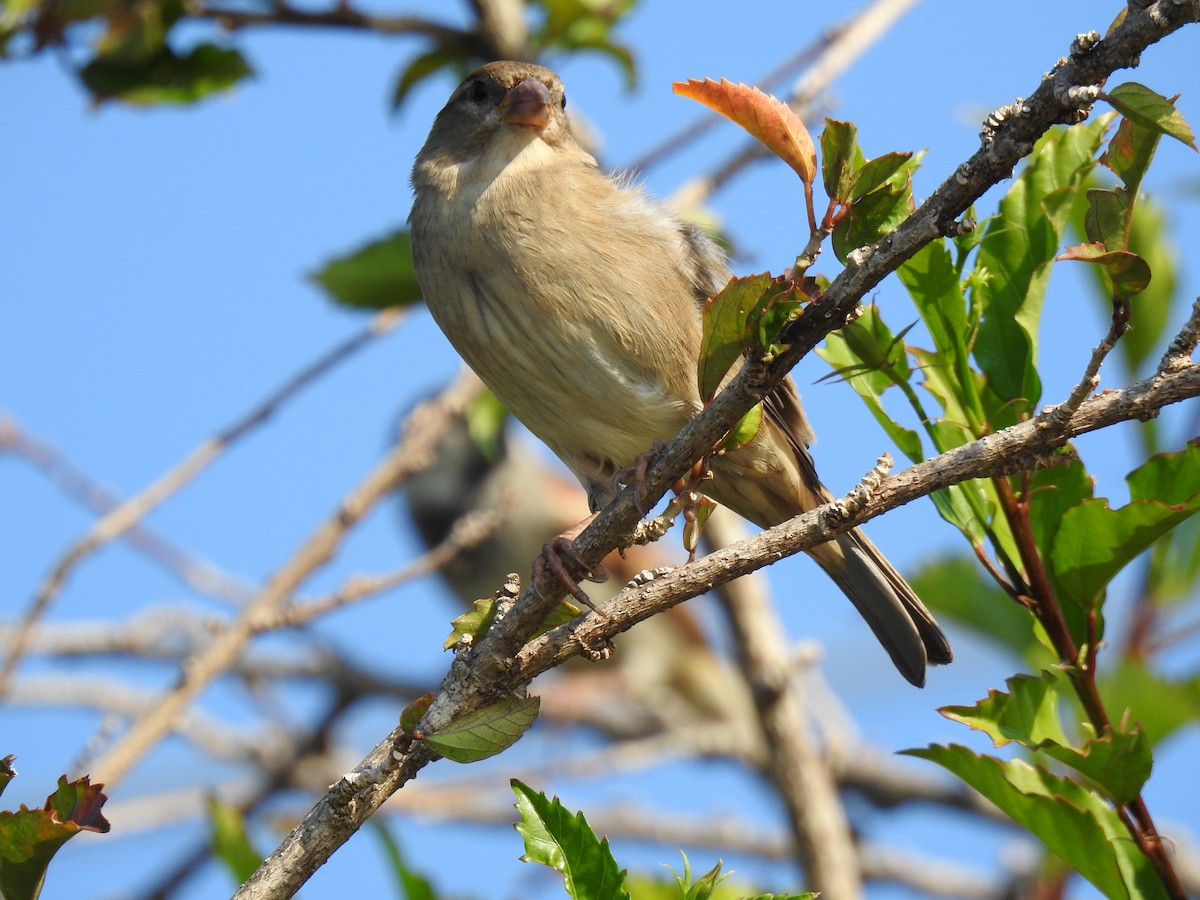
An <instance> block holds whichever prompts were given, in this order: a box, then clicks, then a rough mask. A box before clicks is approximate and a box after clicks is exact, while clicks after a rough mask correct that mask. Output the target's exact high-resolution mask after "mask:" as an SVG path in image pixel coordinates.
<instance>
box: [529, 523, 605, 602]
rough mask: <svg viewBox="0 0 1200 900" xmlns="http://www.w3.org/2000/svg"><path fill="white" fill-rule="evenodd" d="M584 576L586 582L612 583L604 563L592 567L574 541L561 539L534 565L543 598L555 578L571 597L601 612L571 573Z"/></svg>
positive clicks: (544, 550)
mask: <svg viewBox="0 0 1200 900" xmlns="http://www.w3.org/2000/svg"><path fill="white" fill-rule="evenodd" d="M572 568H573V569H575V570H576V571H579V572H582V573H583V575H582V579H583V580H584V581H592V582H596V583H601V582H604V581H607V580H608V570H607V569H605V568H604V565H603V564H602V563H596V564H595V565H594V566H591V565H588V563H587V561H586V560H584V558H583V556H582V554H580V552H579V551H578V550H577V549H575V543H574V541H572V540H571V539H570V538H567V537H564V536H562V535H559V536H558V537H556V538H554V539H553V540H552V541H549V542H547V543H546V544H545V545H544V546H543V547H542V552H541V553H540V554H539V555H538V558H537V559H535V560H534V561H533V587H534V590H536V591H537V592H538V593H539V594H541V595H542V596H543V597H544V596H546V593H547V591H548V590H549V589H550V587H551V584H550V579H551V578H554V579H555V580H557V581H558V583H559V584H560V585H562V587H564V588H565V589H566V591H567V593H568V594H570V595H571V596H572V597H574V598H575V599H576V600H578V601H579V602H580V603H582V604H583V605H584V606H586V607H588V608H589V609H591V610H593V611H595V612H599V611H600V610H598V609H597V608H596V605H595V604H594V603H592V599H591V598H590V597H589V596H588V595H587V594H586V593H584V590H583V588H581V587H580V586H579V581H577V580H576V576H575V575H574V574H573V573H572V571H571V569H572Z"/></svg>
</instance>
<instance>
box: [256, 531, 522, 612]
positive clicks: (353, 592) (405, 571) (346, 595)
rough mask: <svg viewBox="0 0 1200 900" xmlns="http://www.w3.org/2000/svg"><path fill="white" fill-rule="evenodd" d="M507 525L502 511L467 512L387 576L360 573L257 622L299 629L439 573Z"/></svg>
mask: <svg viewBox="0 0 1200 900" xmlns="http://www.w3.org/2000/svg"><path fill="white" fill-rule="evenodd" d="M503 524H504V515H503V513H502V512H501V511H499V510H481V511H477V512H470V513H467V514H466V515H465V516H463V517H462V518H461V519H459V520H458V521H457V522H455V523H454V526H453V527H452V528H451V529H450V534H449V535H448V536H447V537H446V540H444V541H443V542H442V543H440V544H438V545H437V546H436V547H434V548H433V549H432V550H430V551H428V552H427V553H423V554H422V555H421V556H419V557H418V558H417V559H415V560H413V561H412V562H410V563H409V564H408V565H406V566H404V567H403V568H401V569H398V570H397V571H395V572H392V573H390V574H387V575H373V576H367V575H359V576H356V577H354V578H351V579H349V580H348V581H347V583H346V584H345V586H344V587H342V588H340V589H338V590H337V591H335V592H334V593H332V594H330V595H329V596H327V597H320V598H317V599H316V600H310V601H309V602H307V603H305V604H303V605H302V606H289V607H288V608H286V609H281V610H279V611H278V612H276V613H275V614H273V615H268V616H264V617H263V618H262V619H261V620H260V621H259V622H258V623H256V627H257V628H258V630H260V631H273V630H276V629H279V628H297V627H299V626H301V625H304V624H306V623H308V622H311V621H313V620H314V619H317V618H319V617H320V616H323V615H325V614H326V613H330V612H333V611H334V610H336V609H342V608H343V607H346V606H350V605H352V604H355V603H360V602H362V601H363V600H366V599H368V598H369V597H373V596H375V595H376V594H380V593H382V592H384V591H389V590H391V589H392V588H395V587H399V586H400V585H402V584H405V583H406V582H409V581H415V580H416V579H418V578H422V577H424V576H426V575H429V574H431V573H433V572H436V571H437V570H438V569H440V568H441V567H442V566H444V565H446V563H448V562H450V561H451V560H453V559H455V558H456V557H458V556H459V554H461V553H462V552H463V551H465V550H470V549H471V548H472V547H474V546H475V545H477V544H479V543H480V542H481V541H485V540H487V539H488V538H489V537H491V536H492V535H493V534H494V533H495V532H496V530H497V529H498V528H500V527H501V526H502V525H503Z"/></svg>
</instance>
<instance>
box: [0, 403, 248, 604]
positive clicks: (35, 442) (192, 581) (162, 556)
mask: <svg viewBox="0 0 1200 900" xmlns="http://www.w3.org/2000/svg"><path fill="white" fill-rule="evenodd" d="M0 449H3V450H7V451H8V452H9V453H11V454H13V455H14V456H16V457H19V458H20V459H24V460H25V461H26V462H28V463H29V464H30V465H32V466H34V467H35V468H37V469H38V470H40V471H41V472H42V473H43V474H44V475H45V476H46V477H47V478H49V479H50V480H51V481H53V482H54V483H55V484H56V485H58V487H59V488H60V489H61V490H62V492H63V493H64V494H66V495H67V496H68V497H70V498H71V499H72V500H75V501H77V502H79V503H80V504H82V505H83V506H85V507H87V508H88V509H90V510H92V511H93V512H95V513H97V514H99V515H105V514H107V513H110V512H112V511H113V510H114V509H116V508H117V507H118V506H119V505H120V504H121V500H120V498H119V497H117V495H116V494H114V493H112V492H111V491H109V490H107V489H106V488H104V487H103V486H102V485H100V484H98V483H96V482H95V481H93V480H92V479H91V477H90V476H88V474H87V473H86V472H84V471H82V470H81V469H79V468H78V467H77V466H75V465H74V464H73V463H72V462H71V461H70V460H69V459H67V457H66V456H65V455H64V454H63V453H62V452H61V451H59V450H58V449H57V448H56V447H54V446H52V445H51V444H50V443H48V442H47V441H44V440H42V439H41V438H38V437H36V436H35V435H33V434H31V433H30V432H29V431H28V430H27V429H26V428H24V427H22V426H21V424H20V423H19V422H17V420H16V419H14V418H13V417H11V416H9V415H4V416H0ZM123 536H124V538H125V540H126V541H127V542H128V543H129V544H130V546H132V547H134V548H136V549H137V550H140V551H141V552H142V553H144V554H145V555H146V556H147V557H148V558H149V559H151V560H153V561H154V562H155V563H157V564H158V565H160V566H162V568H163V569H164V570H166V571H167V572H170V573H171V574H172V575H174V576H176V577H177V578H178V579H179V580H180V581H182V582H183V583H184V584H186V585H187V586H188V587H190V588H191V589H192V590H194V591H197V592H198V593H201V594H204V595H205V596H208V597H215V598H217V599H220V600H225V601H228V602H230V603H242V602H244V601H245V600H246V598H247V597H249V596H250V594H251V593H252V592H253V591H254V586H253V585H252V584H250V583H249V582H248V581H244V580H242V579H240V578H238V577H237V576H235V575H231V574H229V573H228V572H225V571H223V570H222V569H220V568H219V567H218V566H216V565H215V564H213V563H211V562H209V561H208V560H205V559H201V558H200V557H197V556H193V555H192V554H191V553H189V552H188V551H187V550H185V549H183V548H182V547H179V546H178V545H176V544H173V543H171V542H170V541H169V540H167V539H166V538H164V537H162V536H161V535H159V534H157V533H156V532H154V531H152V530H151V529H149V528H147V527H146V526H145V525H132V526H130V527H129V528H128V530H126V532H125V534H124V535H123Z"/></svg>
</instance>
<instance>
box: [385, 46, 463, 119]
mask: <svg viewBox="0 0 1200 900" xmlns="http://www.w3.org/2000/svg"><path fill="white" fill-rule="evenodd" d="M470 59H471V58H470V56H468V55H467V53H466V52H465V51H464V50H463V49H462V48H459V47H446V46H438V47H436V48H435V49H433V50H430V51H429V52H427V53H420V54H418V55H417V56H415V57H414V58H413V59H412V60H411V61H410V62H409V64H408V65H407V66H405V67H404V71H403V72H401V73H400V77H399V78H397V79H396V86H395V87H394V88H393V89H392V111H393V112H394V111H396V110H398V109H399V108H400V107H401V105H402V104H403V103H404V101H405V100H407V99H408V95H409V93H410V92H411V91H412V89H413V88H415V87H416V86H417V85H418V84H420V83H421V82H422V81H424V80H425V79H426V78H428V77H429V76H430V75H433V74H435V73H437V72H440V71H441V70H442V69H450V70H452V71H454V72H455V73H458V74H461V75H466V72H465V71H464V70H465V69H466V67H467V65H468V64H469V63H470Z"/></svg>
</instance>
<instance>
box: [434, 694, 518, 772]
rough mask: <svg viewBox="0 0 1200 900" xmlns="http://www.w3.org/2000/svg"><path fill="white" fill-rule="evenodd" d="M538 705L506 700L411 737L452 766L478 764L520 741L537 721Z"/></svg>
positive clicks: (511, 699)
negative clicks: (534, 721)
mask: <svg viewBox="0 0 1200 900" xmlns="http://www.w3.org/2000/svg"><path fill="white" fill-rule="evenodd" d="M541 702H542V701H541V698H539V697H509V698H507V699H504V700H501V701H499V702H498V703H493V704H491V705H490V706H485V707H484V708H483V709H477V710H475V711H474V712H469V713H467V714H466V715H464V716H460V717H459V718H457V719H455V720H454V721H453V722H451V723H450V724H449V725H447V726H446V727H445V728H439V729H438V730H437V731H430V732H425V733H424V734H420V735H414V737H415V738H419V739H420V740H421V741H423V742H424V743H425V745H426V746H427V747H429V749H430V750H433V751H434V752H435V753H439V754H441V755H442V756H444V757H445V758H446V759H448V760H450V761H451V762H458V763H470V762H478V761H479V760H481V759H487V758H488V757H489V756H495V755H496V754H497V753H500V752H501V751H503V750H506V749H508V748H509V747H511V746H512V745H513V744H515V743H516V742H517V741H518V740H520V738H521V735H523V734H524V733H525V732H526V731H528V730H529V726H530V725H532V724H533V720H534V719H536V718H537V714H538V709H539V707H540V706H541Z"/></svg>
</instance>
